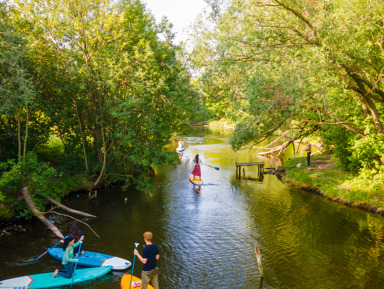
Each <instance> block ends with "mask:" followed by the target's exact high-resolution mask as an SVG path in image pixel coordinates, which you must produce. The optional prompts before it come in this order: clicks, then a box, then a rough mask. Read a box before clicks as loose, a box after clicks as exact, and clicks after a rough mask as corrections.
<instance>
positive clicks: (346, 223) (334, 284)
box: [0, 129, 384, 289]
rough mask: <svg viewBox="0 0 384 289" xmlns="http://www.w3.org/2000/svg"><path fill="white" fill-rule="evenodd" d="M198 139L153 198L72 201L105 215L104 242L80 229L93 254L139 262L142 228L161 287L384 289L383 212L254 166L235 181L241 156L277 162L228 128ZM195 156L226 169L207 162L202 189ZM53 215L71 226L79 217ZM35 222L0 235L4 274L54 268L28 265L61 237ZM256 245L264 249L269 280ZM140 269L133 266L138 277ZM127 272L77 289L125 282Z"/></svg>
mask: <svg viewBox="0 0 384 289" xmlns="http://www.w3.org/2000/svg"><path fill="white" fill-rule="evenodd" d="M191 135H192V137H184V136H183V140H184V146H185V147H186V150H185V151H184V152H183V154H182V157H181V160H180V163H179V164H178V165H177V166H176V167H167V166H164V167H161V168H157V169H156V172H157V174H156V177H155V178H154V186H155V188H156V190H155V191H154V192H153V194H151V195H143V194H140V193H138V192H137V191H135V190H129V191H127V192H122V191H121V190H120V188H119V187H116V188H112V189H111V190H109V191H105V192H101V193H99V196H98V198H97V199H96V200H92V201H89V200H88V198H87V196H86V195H81V196H80V197H79V198H76V197H71V198H68V199H66V200H65V204H66V205H68V206H70V207H73V208H75V209H79V210H82V211H86V212H89V213H91V214H94V215H97V216H98V219H95V220H88V221H87V222H88V223H89V224H90V225H91V226H92V228H93V229H94V230H95V231H96V232H97V233H98V234H99V235H100V237H101V238H100V239H99V238H97V237H96V236H95V235H93V234H92V232H91V231H90V230H89V229H87V227H81V229H82V231H83V232H84V233H85V235H86V242H87V244H86V245H87V248H88V249H89V250H91V251H101V252H104V253H108V254H111V255H117V256H120V257H123V258H126V259H129V260H133V248H134V243H135V242H141V244H140V247H139V249H140V250H142V245H143V244H142V233H143V232H144V231H146V230H150V231H152V232H153V233H154V243H155V244H157V245H158V246H159V249H160V255H161V258H160V261H159V266H160V285H161V288H163V289H168V288H169V289H173V288H175V289H179V288H193V289H195V288H290V289H291V288H304V289H305V288H311V289H312V288H382V283H383V282H384V275H383V270H382V268H383V265H384V262H383V257H382V255H383V252H384V250H383V249H384V248H383V237H384V222H383V217H381V216H377V215H374V214H370V213H366V212H363V211H360V210H358V209H352V208H348V207H345V206H343V205H340V204H336V203H332V202H329V201H327V200H325V199H323V198H321V197H319V196H317V195H312V194H310V193H306V192H302V191H297V190H291V189H289V188H288V187H287V186H286V185H285V184H283V183H282V182H280V181H279V180H278V179H277V178H276V177H275V176H274V175H270V174H267V175H264V178H263V179H262V180H260V179H258V178H257V168H252V167H249V168H246V177H245V178H241V179H239V178H236V168H235V163H236V162H255V161H261V162H262V161H264V162H265V167H277V166H278V165H279V163H278V160H276V159H265V158H259V157H256V155H255V154H254V151H253V150H250V151H248V150H247V151H242V152H236V153H235V152H233V151H232V150H231V148H230V146H229V144H228V138H229V136H228V135H227V134H222V133H220V132H212V131H209V130H206V129H204V130H198V131H196V132H193V133H192V134H191ZM176 146H177V142H175V145H174V147H173V148H170V150H171V149H172V150H174V149H175V148H176ZM196 153H199V155H200V156H201V158H202V160H203V162H204V163H206V164H209V165H212V166H215V167H219V168H220V170H219V171H217V170H215V169H213V168H210V167H207V166H202V177H203V179H204V181H205V184H204V185H203V186H202V187H201V190H200V191H199V192H196V191H195V190H194V189H193V186H192V184H191V183H190V182H189V181H188V176H189V174H190V172H191V171H192V169H193V161H192V160H193V156H194V155H195V154H196ZM125 198H127V200H128V202H127V204H126V205H125V204H124V199H125ZM53 220H54V221H55V222H57V224H60V227H61V228H63V229H64V230H68V229H69V226H70V224H71V223H72V220H66V219H62V218H58V219H53ZM29 224H30V226H29V227H28V228H27V231H26V232H17V233H15V234H12V235H10V236H6V237H3V238H2V239H0V254H1V256H2V259H3V262H2V263H1V264H0V278H1V279H5V278H10V277H15V276H20V275H21V274H34V273H40V272H46V271H50V270H53V269H54V268H55V267H57V262H56V261H55V260H52V259H50V257H48V256H46V257H44V258H42V259H41V260H40V261H39V262H36V264H28V263H26V262H25V260H29V259H31V258H32V257H37V256H38V255H39V254H41V253H42V252H44V250H45V249H46V248H47V247H48V246H52V245H53V244H55V243H56V242H57V240H56V239H55V238H54V237H53V236H52V235H50V233H49V232H47V230H46V229H45V228H44V226H43V225H42V224H40V223H39V222H35V221H32V222H31V223H29ZM80 226H81V225H80ZM41 232H44V233H43V234H42V233H41ZM254 245H257V246H259V247H260V250H261V257H262V264H263V269H264V276H265V278H264V280H263V281H261V279H260V275H259V272H258V269H257V268H258V267H257V261H256V258H255V251H254ZM141 268H142V265H141V263H140V262H136V264H135V272H134V274H135V275H140V271H141ZM123 273H124V272H113V273H112V274H110V275H108V276H106V277H105V278H104V279H100V280H96V281H94V282H92V283H89V284H86V285H84V286H75V288H76V287H77V288H119V283H120V278H121V276H122V274H123Z"/></svg>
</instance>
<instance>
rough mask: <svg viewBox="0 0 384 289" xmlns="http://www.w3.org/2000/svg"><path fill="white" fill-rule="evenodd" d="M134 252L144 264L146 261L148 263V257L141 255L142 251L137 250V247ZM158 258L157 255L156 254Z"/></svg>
mask: <svg viewBox="0 0 384 289" xmlns="http://www.w3.org/2000/svg"><path fill="white" fill-rule="evenodd" d="M133 254H135V255H136V256H137V258H139V260H140V261H141V263H143V264H145V263H147V260H148V259H147V258H143V257H142V256H141V255H140V253H139V251H137V249H135V251H133ZM156 258H157V256H156Z"/></svg>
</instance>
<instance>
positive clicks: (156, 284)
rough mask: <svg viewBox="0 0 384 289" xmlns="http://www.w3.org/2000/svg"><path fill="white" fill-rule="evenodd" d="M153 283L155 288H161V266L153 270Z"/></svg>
mask: <svg viewBox="0 0 384 289" xmlns="http://www.w3.org/2000/svg"><path fill="white" fill-rule="evenodd" d="M151 283H152V286H153V288H155V289H159V268H158V267H156V268H155V269H153V270H152V276H151Z"/></svg>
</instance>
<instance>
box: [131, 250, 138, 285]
mask: <svg viewBox="0 0 384 289" xmlns="http://www.w3.org/2000/svg"><path fill="white" fill-rule="evenodd" d="M137 247H139V243H135V249H136V250H137ZM135 259H136V254H135V255H133V263H132V270H131V281H129V289H131V285H132V276H133V270H134V269H135Z"/></svg>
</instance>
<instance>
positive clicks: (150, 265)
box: [143, 244, 159, 271]
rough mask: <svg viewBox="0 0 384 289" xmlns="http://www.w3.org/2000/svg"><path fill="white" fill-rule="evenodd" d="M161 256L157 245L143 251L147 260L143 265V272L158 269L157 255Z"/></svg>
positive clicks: (149, 246)
mask: <svg viewBox="0 0 384 289" xmlns="http://www.w3.org/2000/svg"><path fill="white" fill-rule="evenodd" d="M158 254H159V249H158V248H157V246H156V245H155V244H151V245H146V246H145V247H144V249H143V258H144V259H147V263H145V264H144V265H143V271H151V270H153V269H154V268H156V266H157V263H156V255H158Z"/></svg>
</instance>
